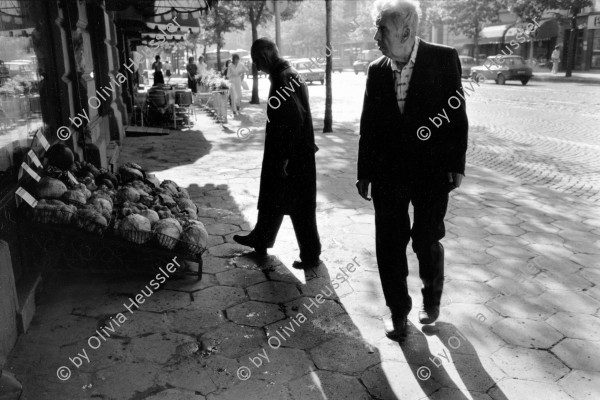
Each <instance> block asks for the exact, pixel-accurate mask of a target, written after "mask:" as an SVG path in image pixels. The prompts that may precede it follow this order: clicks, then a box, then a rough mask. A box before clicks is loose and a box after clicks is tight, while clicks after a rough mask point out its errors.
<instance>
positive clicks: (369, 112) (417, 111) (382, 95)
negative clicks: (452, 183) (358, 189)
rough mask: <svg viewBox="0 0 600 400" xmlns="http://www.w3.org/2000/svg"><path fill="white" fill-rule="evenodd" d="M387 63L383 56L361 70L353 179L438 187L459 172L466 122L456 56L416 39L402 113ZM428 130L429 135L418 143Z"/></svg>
mask: <svg viewBox="0 0 600 400" xmlns="http://www.w3.org/2000/svg"><path fill="white" fill-rule="evenodd" d="M391 63H392V60H391V59H389V58H388V57H386V56H383V57H381V58H379V59H377V60H375V61H373V62H372V63H371V64H370V65H369V69H368V72H367V87H366V90H365V96H364V104H363V111H362V116H361V121H360V142H359V151H358V179H368V180H370V181H377V180H394V181H399V180H401V181H402V182H407V183H409V184H410V185H418V186H423V185H424V186H427V187H431V186H436V185H444V184H445V182H447V181H448V179H447V173H448V172H459V173H462V174H464V172H465V154H466V151H467V135H468V120H467V114H466V109H465V100H464V98H465V95H464V94H463V90H462V86H461V66H460V61H459V58H458V53H457V52H456V50H455V49H454V48H451V47H447V46H441V45H436V44H431V43H427V42H425V41H424V40H421V42H420V44H419V48H418V50H417V57H416V60H415V65H414V69H413V73H412V77H411V80H410V83H409V87H408V92H407V97H406V103H405V110H404V114H400V109H399V108H398V103H397V100H396V91H395V84H394V72H393V70H392V67H391ZM466 97H468V96H466ZM419 129H420V131H419ZM428 130H429V132H430V136H429V138H427V139H424V138H426V137H427V132H428ZM418 131H419V132H420V134H421V136H420V137H419V135H417V132H418ZM449 189H450V188H449V186H448V190H449Z"/></svg>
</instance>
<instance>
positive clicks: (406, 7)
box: [373, 0, 421, 36]
mask: <svg viewBox="0 0 600 400" xmlns="http://www.w3.org/2000/svg"><path fill="white" fill-rule="evenodd" d="M420 14H421V7H420V6H419V2H418V1H416V0H376V1H375V3H374V4H373V19H375V20H376V19H377V18H380V17H381V18H383V17H390V18H391V19H392V21H393V22H394V25H395V26H396V28H397V29H400V28H402V27H405V26H406V27H409V28H410V30H411V36H414V35H416V33H417V29H418V27H419V15H420Z"/></svg>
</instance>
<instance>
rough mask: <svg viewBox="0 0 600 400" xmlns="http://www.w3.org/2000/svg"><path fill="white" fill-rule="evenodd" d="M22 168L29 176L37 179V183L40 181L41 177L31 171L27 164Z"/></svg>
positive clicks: (22, 165)
mask: <svg viewBox="0 0 600 400" xmlns="http://www.w3.org/2000/svg"><path fill="white" fill-rule="evenodd" d="M21 168H23V170H24V171H25V172H27V173H28V174H29V176H31V177H32V178H33V179H35V180H36V181H37V182H39V181H40V179H41V178H40V176H39V175H38V174H37V172H35V171H34V170H32V169H31V167H30V166H29V165H27V164H26V163H22V164H21Z"/></svg>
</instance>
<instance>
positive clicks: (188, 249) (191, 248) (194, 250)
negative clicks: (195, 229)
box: [179, 240, 206, 256]
mask: <svg viewBox="0 0 600 400" xmlns="http://www.w3.org/2000/svg"><path fill="white" fill-rule="evenodd" d="M179 248H180V249H181V251H183V252H184V253H186V254H190V255H192V256H197V255H200V254H202V253H204V252H205V251H206V248H204V247H202V246H199V245H197V244H193V243H189V242H184V241H181V240H179Z"/></svg>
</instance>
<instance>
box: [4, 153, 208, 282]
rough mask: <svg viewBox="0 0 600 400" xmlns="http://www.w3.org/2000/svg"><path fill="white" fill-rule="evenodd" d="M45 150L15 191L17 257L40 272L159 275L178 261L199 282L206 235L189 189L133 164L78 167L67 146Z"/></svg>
mask: <svg viewBox="0 0 600 400" xmlns="http://www.w3.org/2000/svg"><path fill="white" fill-rule="evenodd" d="M46 147H48V149H47V150H46V152H45V157H44V158H43V161H44V163H45V164H46V165H45V166H44V165H43V164H42V163H41V162H40V160H39V159H38V157H37V156H36V155H35V154H34V153H33V152H30V158H31V164H28V163H25V162H24V163H23V164H22V169H21V172H22V174H20V178H19V185H20V187H19V189H18V190H17V191H16V192H15V197H16V198H18V199H19V201H18V202H17V204H18V205H19V207H18V209H17V212H16V214H15V219H16V220H17V221H16V225H17V234H18V236H19V243H20V247H21V249H20V253H21V254H22V257H23V258H24V259H26V261H27V263H28V264H29V265H31V266H32V267H33V268H34V269H36V270H39V271H45V270H47V269H53V270H61V271H81V272H84V271H85V272H97V273H102V272H104V273H113V274H134V273H135V274H150V273H154V274H156V273H157V272H158V271H160V268H161V267H162V268H163V269H164V267H165V266H166V265H167V264H169V263H171V262H173V260H177V263H180V264H177V265H178V268H177V269H176V271H175V272H176V273H177V274H178V275H179V274H192V275H196V276H197V278H198V279H201V277H202V254H203V253H204V252H205V251H206V247H207V243H208V233H207V231H206V229H205V228H204V225H203V224H202V222H201V221H198V218H197V210H198V207H197V205H196V204H195V203H194V202H193V201H192V200H191V199H190V196H189V193H188V192H187V190H186V189H185V188H182V187H179V186H178V185H177V184H176V183H175V182H173V181H169V180H164V181H162V183H161V182H160V181H159V180H158V179H157V178H156V177H155V176H154V175H152V174H148V173H146V172H145V171H144V170H143V168H142V167H141V166H139V165H137V164H134V163H129V162H128V163H125V164H124V165H122V166H120V167H119V172H118V173H117V174H112V173H110V172H108V171H106V170H102V169H98V168H96V167H95V166H93V165H92V164H90V163H87V162H85V161H83V162H79V161H76V162H74V161H73V158H74V156H73V154H72V152H71V150H70V149H69V148H68V147H67V146H66V145H64V144H63V143H55V144H54V145H52V146H49V145H47V146H46ZM185 261H188V262H191V263H192V264H193V265H192V266H191V267H190V265H189V264H190V263H188V262H185ZM196 264H197V266H198V267H197V270H196V269H195V265H196ZM185 267H189V269H194V270H193V271H186V270H185V269H186V268H185Z"/></svg>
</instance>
